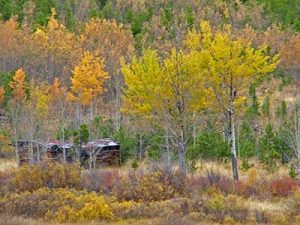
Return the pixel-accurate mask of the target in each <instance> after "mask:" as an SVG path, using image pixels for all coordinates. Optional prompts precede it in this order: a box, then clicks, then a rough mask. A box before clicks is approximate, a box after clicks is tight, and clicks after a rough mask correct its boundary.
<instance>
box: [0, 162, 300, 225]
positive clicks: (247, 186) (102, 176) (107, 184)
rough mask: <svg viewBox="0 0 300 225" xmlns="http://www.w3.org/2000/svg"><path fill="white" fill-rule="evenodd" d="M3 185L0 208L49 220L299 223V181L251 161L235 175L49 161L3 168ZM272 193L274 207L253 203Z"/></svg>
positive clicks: (269, 197) (265, 199)
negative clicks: (243, 173)
mask: <svg viewBox="0 0 300 225" xmlns="http://www.w3.org/2000/svg"><path fill="white" fill-rule="evenodd" d="M55 174H56V175H55ZM0 184H1V186H0V191H1V192H0V194H1V195H0V214H6V215H7V214H9V215H13V216H24V217H32V218H39V219H44V220H46V221H54V222H86V221H101V220H102V221H116V220H124V219H145V218H148V219H150V218H152V219H155V218H161V220H162V224H179V225H181V224H196V223H199V222H207V223H222V224H300V223H299V222H300V217H299V214H300V189H299V187H300V184H299V182H298V181H297V180H294V179H292V178H289V177H278V178H275V179H270V180H268V179H263V178H261V177H260V175H259V174H258V172H257V171H256V170H255V169H253V168H252V169H250V170H249V171H248V176H247V178H246V179H244V180H243V181H239V182H234V181H233V180H231V179H229V178H226V177H224V176H221V175H220V174H219V173H216V172H213V171H210V172H207V174H206V175H202V176H200V175H199V176H196V175H194V176H182V175H181V174H179V173H177V172H176V171H170V170H163V169H156V170H153V169H151V170H146V169H144V170H134V171H131V170H128V171H126V172H125V171H120V170H117V169H102V170H97V171H93V172H89V171H82V170H80V169H79V167H78V165H61V164H55V163H47V164H44V165H40V166H38V165H34V166H24V167H22V168H20V169H17V170H15V171H12V172H7V171H4V172H0ZM274 199H276V202H279V203H280V204H281V205H280V206H279V207H280V210H279V211H278V210H277V211H276V210H272V209H268V207H265V208H259V207H256V206H254V207H253V206H251V202H252V201H254V202H266V204H267V203H268V204H269V203H270V202H271V203H272V202H274V201H273V200H274ZM271 203H270V204H271ZM174 215H177V216H178V217H176V216H174Z"/></svg>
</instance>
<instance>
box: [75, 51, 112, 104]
mask: <svg viewBox="0 0 300 225" xmlns="http://www.w3.org/2000/svg"><path fill="white" fill-rule="evenodd" d="M108 78H109V76H108V74H107V72H105V71H104V70H103V62H102V61H101V60H100V58H99V57H97V56H94V55H93V54H91V53H90V52H85V53H84V54H83V56H82V58H81V60H80V63H79V65H77V66H75V68H74V70H73V77H72V78H71V82H72V87H71V91H72V92H71V93H70V95H71V97H72V98H73V99H76V100H78V101H79V102H80V103H81V104H82V105H84V106H86V105H88V104H90V102H91V101H92V100H93V99H94V98H96V97H97V96H99V95H101V94H103V92H104V88H103V84H104V82H105V80H107V79H108Z"/></svg>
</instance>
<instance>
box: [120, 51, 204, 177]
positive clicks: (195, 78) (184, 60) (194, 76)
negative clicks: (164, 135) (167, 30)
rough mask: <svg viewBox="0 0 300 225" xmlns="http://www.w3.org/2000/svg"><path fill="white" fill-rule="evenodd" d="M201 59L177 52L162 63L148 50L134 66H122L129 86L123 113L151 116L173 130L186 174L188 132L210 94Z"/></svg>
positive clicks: (182, 167) (155, 53)
mask: <svg viewBox="0 0 300 225" xmlns="http://www.w3.org/2000/svg"><path fill="white" fill-rule="evenodd" d="M199 60H201V59H200V58H199V57H198V55H195V54H194V53H193V52H192V53H189V54H185V53H183V52H181V51H177V50H175V49H173V50H172V52H171V53H170V54H169V55H168V57H167V58H165V59H164V60H163V61H162V62H161V60H160V58H159V57H158V54H157V52H156V51H154V50H146V51H145V52H144V53H143V56H142V57H141V58H137V57H134V59H133V61H132V63H131V64H129V65H123V67H122V71H123V74H124V77H125V83H126V85H127V89H126V90H124V96H123V101H124V104H123V108H122V111H123V112H125V113H129V114H134V115H138V116H141V117H144V118H145V117H146V118H147V117H151V118H153V119H156V120H158V122H159V124H161V125H162V126H163V128H165V129H166V130H167V129H168V130H170V133H171V134H172V137H173V140H174V142H175V143H176V148H177V149H178V159H179V162H178V164H179V169H180V171H181V172H182V173H185V172H186V163H185V157H186V150H187V142H188V140H189V138H190V137H189V134H190V132H188V131H189V130H190V125H191V121H192V119H193V115H194V112H199V111H200V110H202V109H203V108H206V106H207V101H206V97H207V96H208V94H209V90H208V89H206V88H204V81H205V79H204V76H203V74H202V71H201V70H199V68H200V67H199V66H198V63H199Z"/></svg>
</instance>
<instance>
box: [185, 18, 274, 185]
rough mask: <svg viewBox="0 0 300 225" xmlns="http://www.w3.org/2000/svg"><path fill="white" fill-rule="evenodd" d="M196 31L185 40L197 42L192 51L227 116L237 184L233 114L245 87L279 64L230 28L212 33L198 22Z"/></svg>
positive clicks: (244, 96)
mask: <svg viewBox="0 0 300 225" xmlns="http://www.w3.org/2000/svg"><path fill="white" fill-rule="evenodd" d="M200 27H201V34H200V33H198V34H197V32H195V31H193V32H191V33H190V35H189V37H188V39H190V40H199V41H198V42H195V41H194V43H195V45H194V49H198V51H199V54H201V55H203V56H204V57H205V61H206V63H205V64H204V65H205V66H204V67H203V69H204V70H205V73H206V74H207V84H208V86H209V87H210V88H211V90H212V91H213V93H214V96H215V99H216V101H217V102H218V104H219V106H220V107H221V109H222V111H223V112H224V113H225V114H226V115H227V116H226V118H228V127H229V131H230V132H229V133H230V147H231V158H232V172H233V178H234V179H235V180H238V179H239V177H238V167H237V160H236V143H235V141H236V131H235V122H236V110H237V109H238V108H239V107H240V106H242V105H243V102H244V101H245V100H247V90H248V87H249V85H250V84H251V83H252V82H254V81H256V79H260V78H263V77H264V76H265V75H266V74H268V73H270V72H272V71H274V70H275V68H276V65H277V64H278V62H279V60H278V56H277V55H276V56H268V54H267V46H262V47H258V48H257V49H254V48H253V47H252V46H251V43H250V42H247V41H245V40H242V39H235V38H233V36H232V35H231V29H230V27H225V29H224V30H223V31H217V32H215V33H213V32H212V31H211V27H210V24H209V23H208V22H205V21H204V22H201V26H200ZM197 37H198V39H197ZM190 42H191V41H190ZM197 43H198V44H197Z"/></svg>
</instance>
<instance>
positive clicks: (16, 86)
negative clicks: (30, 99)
mask: <svg viewBox="0 0 300 225" xmlns="http://www.w3.org/2000/svg"><path fill="white" fill-rule="evenodd" d="M25 79H26V75H25V72H24V70H23V69H22V68H21V69H18V70H17V71H16V73H15V75H14V76H13V78H12V81H11V83H10V87H11V89H12V92H13V97H14V99H15V100H16V101H17V102H21V101H23V100H24V99H25V98H26V81H25Z"/></svg>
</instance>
